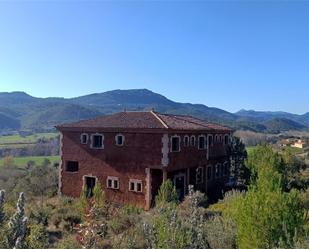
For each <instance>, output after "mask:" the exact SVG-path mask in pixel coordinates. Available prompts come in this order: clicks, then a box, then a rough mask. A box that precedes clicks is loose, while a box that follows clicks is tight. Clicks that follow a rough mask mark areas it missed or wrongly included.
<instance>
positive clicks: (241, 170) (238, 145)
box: [230, 137, 250, 184]
mask: <svg viewBox="0 0 309 249" xmlns="http://www.w3.org/2000/svg"><path fill="white" fill-rule="evenodd" d="M246 158H247V151H246V147H245V145H244V143H243V142H242V141H241V140H240V139H239V138H238V137H233V139H232V142H231V146H230V162H231V168H230V175H231V176H233V177H235V178H236V179H237V180H238V181H239V182H242V183H245V184H247V183H248V182H249V178H250V170H249V169H248V168H247V167H246V166H245V160H246Z"/></svg>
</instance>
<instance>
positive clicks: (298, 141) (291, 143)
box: [277, 137, 309, 149]
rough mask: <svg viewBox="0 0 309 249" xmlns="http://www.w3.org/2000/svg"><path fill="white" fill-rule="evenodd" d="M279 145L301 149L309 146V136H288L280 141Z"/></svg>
mask: <svg viewBox="0 0 309 249" xmlns="http://www.w3.org/2000/svg"><path fill="white" fill-rule="evenodd" d="M277 144H278V146H279V147H292V148H299V149H307V148H309V137H288V138H282V139H281V140H279V141H278V143H277Z"/></svg>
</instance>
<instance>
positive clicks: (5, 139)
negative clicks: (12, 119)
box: [0, 132, 58, 145]
mask: <svg viewBox="0 0 309 249" xmlns="http://www.w3.org/2000/svg"><path fill="white" fill-rule="evenodd" d="M57 135H58V133H55V132H53V133H36V134H33V135H29V136H25V137H23V136H20V135H9V136H0V145H8V144H19V143H20V144H23V143H29V144H30V143H36V142H37V141H38V140H39V139H42V138H45V139H50V138H54V137H57Z"/></svg>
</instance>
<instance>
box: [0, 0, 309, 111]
mask: <svg viewBox="0 0 309 249" xmlns="http://www.w3.org/2000/svg"><path fill="white" fill-rule="evenodd" d="M308 13H309V1H276V0H273V1H269V2H268V1H250V0H248V1H190V2H189V1H181V2H180V1H117V2H116V1H115V2H112V1H111V2H107V1H104V2H103V1H93V2H91V1H59V0H58V1H32V2H30V1H10V0H8V1H1V0H0V92H11V91H25V92H27V93H28V94H30V95H33V96H36V97H49V96H57V97H73V96H81V95H85V94H90V93H96V92H104V91H108V90H114V89H135V88H147V89H149V90H152V91H154V92H157V93H160V94H162V95H164V96H166V97H168V98H170V99H172V100H174V101H179V102H190V103H201V104H205V105H207V106H213V107H218V108H222V109H224V110H227V111H231V112H236V111H238V110H240V109H254V110H266V111H279V110H280V111H287V112H293V113H298V114H302V113H305V112H308V111H309V97H308V95H309V14H308Z"/></svg>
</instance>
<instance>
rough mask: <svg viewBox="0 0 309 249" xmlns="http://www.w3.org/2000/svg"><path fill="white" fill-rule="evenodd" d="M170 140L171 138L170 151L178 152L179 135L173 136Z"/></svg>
mask: <svg viewBox="0 0 309 249" xmlns="http://www.w3.org/2000/svg"><path fill="white" fill-rule="evenodd" d="M171 140H172V144H171V146H172V148H171V151H172V152H179V151H180V137H179V136H173V137H172V139H171Z"/></svg>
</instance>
